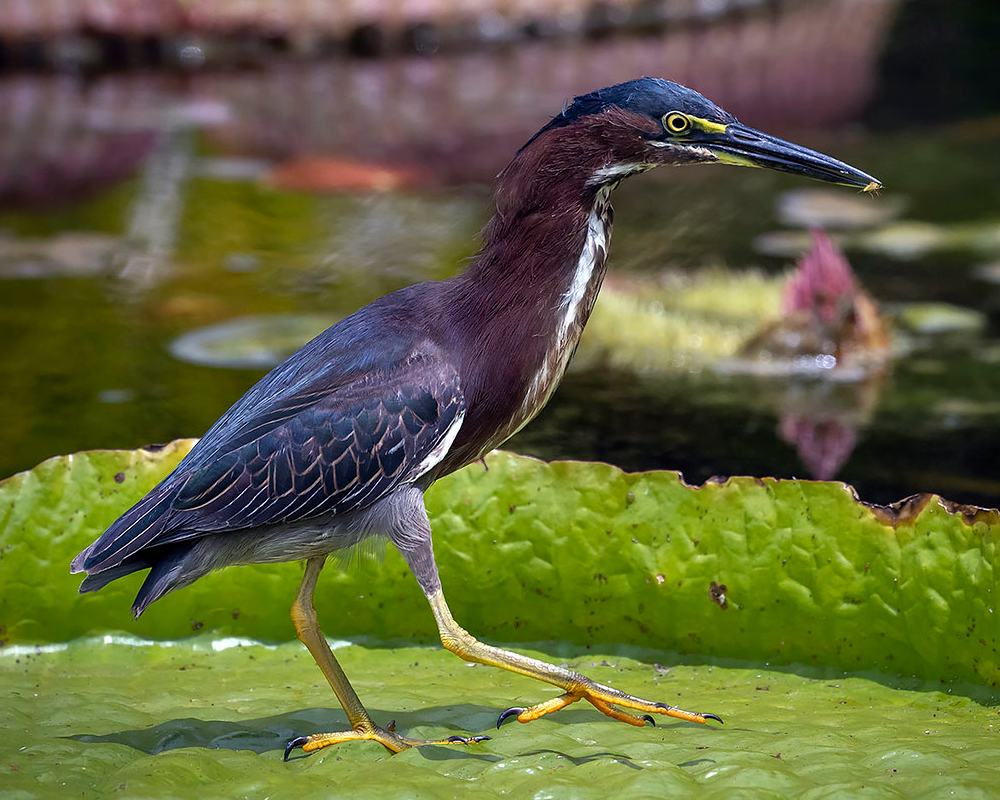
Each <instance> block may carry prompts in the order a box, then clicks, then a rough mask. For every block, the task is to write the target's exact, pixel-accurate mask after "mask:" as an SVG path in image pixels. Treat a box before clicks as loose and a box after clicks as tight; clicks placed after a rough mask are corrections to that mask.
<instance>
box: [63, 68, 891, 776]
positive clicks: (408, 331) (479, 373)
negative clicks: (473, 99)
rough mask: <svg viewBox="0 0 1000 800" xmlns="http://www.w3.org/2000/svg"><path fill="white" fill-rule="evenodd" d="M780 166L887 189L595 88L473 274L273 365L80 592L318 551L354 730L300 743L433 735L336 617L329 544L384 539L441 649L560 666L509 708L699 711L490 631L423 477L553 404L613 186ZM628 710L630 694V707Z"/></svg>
mask: <svg viewBox="0 0 1000 800" xmlns="http://www.w3.org/2000/svg"><path fill="white" fill-rule="evenodd" d="M714 163H723V164H737V165H742V166H752V167H767V168H770V169H775V170H782V171H784V172H791V173H795V174H798V175H805V176H807V177H811V178H817V179H819V180H823V181H829V182H831V183H839V184H842V185H845V186H854V187H859V188H862V189H864V190H865V191H872V190H875V189H878V188H879V187H880V185H881V184H880V183H879V182H878V181H876V180H875V179H874V178H873V177H871V176H870V175H866V174H865V173H863V172H860V171H859V170H857V169H854V168H853V167H851V166H848V165H847V164H844V163H842V162H840V161H837V160H835V159H833V158H830V157H829V156H825V155H822V154H820V153H817V152H814V151H812V150H808V149H806V148H804V147H800V146H798V145H795V144H791V143H789V142H786V141H782V140H781V139H777V138H775V137H773V136H769V135H768V134H765V133H761V132H760V131H756V130H754V129H752V128H749V127H747V126H746V125H742V124H741V123H739V122H738V121H737V120H736V118H735V117H733V116H732V115H731V114H729V113H728V112H726V111H723V110H722V109H721V108H719V107H718V106H716V105H715V104H714V103H712V102H711V101H709V100H707V99H706V98H704V97H703V96H702V95H700V94H698V93H697V92H694V91H692V90H690V89H687V88H685V87H683V86H680V85H678V84H676V83H671V82H669V81H664V80H658V79H652V78H641V79H638V80H633V81H629V82H627V83H623V84H619V85H617V86H612V87H609V88H606V89H601V90H599V91H596V92H593V93H591V94H587V95H582V96H580V97H577V98H576V99H575V100H574V101H573V102H572V103H570V104H569V105H568V106H567V107H566V109H565V110H564V111H563V112H562V113H561V114H559V115H558V116H556V117H555V118H553V119H552V120H551V121H550V122H549V123H548V124H546V125H545V126H544V127H543V128H542V129H541V130H540V131H538V133H536V134H535V135H534V136H533V137H532V138H531V139H530V140H529V141H528V142H527V143H526V144H525V145H524V147H522V148H521V149H520V150H519V151H518V153H517V155H516V156H515V157H514V159H513V161H511V163H510V164H509V165H508V166H507V167H506V168H505V169H504V170H503V171H502V172H501V173H500V175H499V177H498V181H497V186H496V193H495V201H496V211H495V213H494V214H493V217H492V218H491V219H490V221H489V222H488V223H487V224H486V227H485V228H484V229H483V232H482V249H481V250H480V251H479V254H478V255H477V256H476V257H475V258H474V260H473V261H472V264H471V266H470V267H469V269H468V270H466V271H465V273H463V274H460V275H457V276H455V277H453V278H450V279H448V280H445V281H440V282H436V281H431V282H426V283H419V284H417V285H415V286H410V287H408V288H405V289H401V290H399V291H397V292H393V293H392V294H389V295H386V296H385V297H382V298H380V299H378V300H376V301H375V302H373V303H371V304H370V305H368V306H365V307H364V308H362V309H360V310H359V311H357V312H355V313H354V314H352V315H350V316H349V317H347V318H345V319H343V320H342V321H340V322H338V323H337V324H336V325H334V326H333V327H331V328H329V329H328V330H327V331H326V332H324V333H322V334H320V335H319V336H318V337H316V338H315V339H313V340H312V341H311V342H309V343H308V344H307V345H305V347H303V348H302V349H301V350H299V351H298V352H297V353H295V354H294V355H292V356H291V357H290V358H288V359H287V360H286V361H284V362H283V363H281V364H279V365H278V366H277V367H275V368H274V369H273V370H272V371H271V372H270V373H268V374H267V375H266V376H265V377H264V378H263V379H262V380H261V381H260V382H259V383H257V384H256V385H255V386H254V387H253V388H251V389H250V390H249V391H248V392H247V393H246V394H245V395H244V396H243V397H242V398H241V399H240V400H239V401H238V402H237V403H236V404H235V405H234V406H233V407H232V408H230V409H229V410H228V411H227V412H226V413H225V414H223V415H222V417H221V418H220V419H219V420H218V421H217V422H216V423H215V424H214V425H213V426H212V427H211V428H210V429H209V431H208V432H207V433H206V434H205V436H204V437H202V439H201V440H200V441H199V442H198V443H197V444H196V445H195V447H194V448H193V449H192V450H191V452H190V453H189V454H188V455H187V456H186V457H185V458H184V460H183V461H181V463H180V464H178V466H177V467H176V469H174V471H173V472H171V473H170V474H169V475H168V476H167V477H166V478H165V479H164V480H163V481H162V482H161V483H160V484H159V485H158V486H156V487H155V488H154V489H153V490H152V491H151V492H150V493H149V494H147V495H146V496H145V497H144V498H143V499H142V500H140V501H139V502H138V503H136V504H135V505H134V506H133V507H132V508H130V509H129V510H128V511H126V512H125V513H124V514H123V515H122V516H121V517H120V518H119V519H118V520H117V521H116V522H115V523H114V524H113V525H112V526H111V527H110V528H108V530H107V531H105V533H104V534H103V535H102V536H101V537H100V538H99V539H98V540H97V541H95V542H94V543H93V544H91V545H90V547H88V548H86V549H85V550H84V551H83V552H81V553H80V554H79V555H78V556H77V557H76V558H75V559H74V560H73V565H72V569H73V572H81V571H85V572H86V573H87V577H86V578H85V579H84V581H83V583H82V585H81V586H80V591H81V592H90V591H95V590H97V589H100V588H101V587H102V586H105V585H106V584H107V583H109V582H110V581H113V580H116V579H118V578H120V577H122V576H123V575H127V574H129V573H132V572H135V571H137V570H142V569H149V574H148V575H147V576H146V579H145V582H144V583H143V584H142V586H141V588H140V589H139V593H138V595H137V596H136V598H135V602H134V603H133V605H132V612H133V614H134V615H135V616H136V617H138V616H139V615H140V614H141V613H142V612H143V611H144V610H145V609H146V608H147V607H148V606H149V604H150V603H152V602H153V601H155V600H158V599H159V598H161V597H163V595H165V594H166V593H167V592H172V591H174V590H175V589H180V588H182V587H184V586H187V585H188V584H190V583H192V582H193V581H195V580H197V579H198V578H200V577H201V576H203V575H205V574H207V573H208V572H210V571H212V570H214V569H218V568H220V567H225V566H229V565H232V564H251V563H270V562H278V561H292V560H305V562H306V566H305V576H304V578H303V580H302V585H301V587H300V588H299V591H298V594H297V596H296V598H295V601H294V603H293V605H292V612H291V613H292V619H293V621H294V623H295V629H296V632H297V633H298V637H299V639H301V640H302V642H303V643H304V644H305V646H306V647H307V648H308V649H309V651H310V652H311V653H312V655H313V657H314V658H315V659H316V662H317V664H318V665H319V667H320V669H321V670H322V671H323V674H324V675H325V676H326V678H327V680H328V681H329V682H330V685H331V686H332V687H333V690H334V692H335V693H336V695H337V699H338V700H339V701H340V704H341V705H342V706H343V708H344V711H345V712H346V713H347V718H348V720H349V721H350V725H351V729H350V730H347V731H341V732H338V733H320V734H313V735H311V736H302V737H298V738H295V739H293V740H292V741H291V742H289V743H288V746H287V747H286V749H285V758H286V760H287V758H288V755H289V753H290V752H291V751H292V750H293V749H294V748H296V747H298V746H301V747H302V749H303V750H305V751H307V752H308V751H312V750H316V749H319V748H321V747H325V746H327V745H331V744H336V743H338V742H344V741H348V740H355V739H371V740H374V741H377V742H380V743H381V744H382V745H384V746H385V747H386V748H388V749H389V750H390V751H392V752H399V751H401V750H404V749H406V748H409V747H413V746H415V745H423V744H452V743H456V744H467V743H470V742H478V741H482V740H484V739H487V738H489V737H487V736H469V737H466V736H452V737H449V738H447V739H444V740H441V741H436V742H426V741H422V740H415V739H410V738H407V737H404V736H401V735H400V734H398V733H397V732H396V731H395V730H394V725H392V724H389V725H387V726H385V727H381V726H379V725H377V724H376V723H375V722H374V721H373V720H372V718H371V716H370V715H369V714H368V712H367V711H366V710H365V707H364V706H363V705H362V703H361V700H360V699H359V698H358V696H357V694H356V693H355V692H354V689H353V688H352V687H351V685H350V683H349V682H348V679H347V676H346V675H345V674H344V672H343V670H342V669H341V667H340V665H339V664H338V663H337V659H336V658H335V657H334V655H333V653H332V652H331V651H330V648H329V646H328V645H327V642H326V639H325V638H324V636H323V634H322V632H321V631H320V628H319V623H318V621H317V618H316V611H315V608H314V606H313V590H314V588H315V586H316V580H317V578H318V577H319V574H320V571H321V570H322V569H323V565H324V562H325V561H326V558H327V556H328V555H329V554H330V553H332V552H334V551H336V550H340V549H343V548H346V547H349V546H351V545H354V544H357V543H358V542H360V541H362V540H363V539H365V538H367V537H370V536H383V537H387V538H388V539H389V540H390V541H392V542H393V544H394V545H395V546H396V547H397V548H398V549H399V551H400V552H401V553H402V555H403V558H404V559H405V560H406V562H407V564H408V565H409V567H410V569H411V570H412V572H413V574H414V576H415V577H416V579H417V582H418V583H419V585H420V588H421V589H422V590H423V592H424V594H425V595H426V597H427V600H428V601H429V603H430V607H431V611H432V612H433V614H434V618H435V620H436V622H437V626H438V630H439V633H440V636H441V641H442V643H443V644H444V646H445V647H446V648H447V649H448V650H450V651H452V652H453V653H455V654H456V655H458V656H460V657H461V658H463V659H465V660H466V661H472V662H478V663H481V664H488V665H490V666H494V667H500V668H503V669H506V670H510V671H512V672H516V673H519V674H521V675H525V676H527V677H530V678H536V679H538V680H541V681H546V682H548V683H550V684H553V685H555V686H556V687H558V688H559V689H560V690H561V692H562V693H561V694H559V695H557V696H555V697H553V698H552V699H549V700H546V701H544V702H541V703H538V704H537V705H534V706H531V707H528V708H509V709H507V710H506V711H504V712H503V713H502V714H500V717H499V719H498V720H497V726H498V727H499V726H500V724H501V723H502V722H503V721H504V720H505V719H507V718H509V717H511V716H516V717H517V719H518V720H519V721H521V722H529V721H531V720H534V719H538V718H539V717H541V716H543V715H545V714H549V713H551V712H553V711H558V710H559V709H561V708H564V707H565V706H568V705H569V704H570V703H574V702H576V701H578V700H581V699H584V700H587V701H588V702H590V703H591V704H592V705H594V706H595V707H596V708H597V709H598V710H599V711H601V712H603V713H604V714H606V715H608V716H609V717H612V718H614V719H616V720H620V721H622V722H627V723H629V724H631V725H637V726H642V725H645V724H647V723H652V722H653V717H652V716H651V715H652V714H666V715H668V716H671V717H677V718H680V719H684V720H689V721H692V722H699V723H704V722H705V721H706V720H708V719H713V720H717V721H719V722H721V721H722V720H721V719H719V718H718V717H717V716H716V715H714V714H704V713H703V714H696V713H692V712H688V711H683V710H681V709H679V708H676V707H674V706H669V705H667V704H665V703H659V702H654V701H650V700H644V699H642V698H639V697H633V696H632V695H629V694H626V693H624V692H622V691H620V690H618V689H614V688H611V687H609V686H603V685H601V684H599V683H596V682H595V681H592V680H591V679H589V678H587V677H585V676H584V675H581V674H579V673H577V672H574V671H572V670H569V669H566V668H563V667H559V666H554V665H552V664H548V663H546V662H544V661H540V660H537V659H534V658H528V657H526V656H523V655H519V654H517V653H513V652H510V651H508V650H503V649H500V648H498V647H493V646H491V645H488V644H484V643H482V642H480V641H478V640H477V639H476V638H474V637H473V636H472V635H471V634H469V633H468V632H467V631H466V630H465V629H463V628H462V627H461V626H459V624H458V623H457V622H456V621H455V619H454V618H453V617H452V615H451V611H450V610H449V608H448V605H447V603H446V602H445V599H444V594H443V593H442V591H441V581H440V579H439V577H438V570H437V566H436V564H435V562H434V552H433V547H432V543H431V528H430V523H429V522H428V519H427V513H426V511H425V510H424V504H423V494H424V492H425V491H426V489H427V487H428V486H430V485H431V484H432V483H433V482H434V481H435V480H437V479H438V478H440V477H441V476H443V475H447V474H448V473H450V472H454V471H455V470H457V469H459V468H460V467H463V466H465V465H466V464H470V463H472V462H474V461H476V460H478V459H480V458H481V457H482V456H483V455H484V454H486V453H488V452H490V451H491V450H493V449H494V448H495V447H497V446H498V445H500V443H501V442H503V441H504V440H505V439H507V438H508V437H510V436H511V435H512V434H514V433H515V432H517V431H518V430H520V429H521V428H522V427H523V426H524V425H525V424H526V423H527V422H528V421H529V420H531V419H532V418H533V417H534V416H535V415H536V414H537V413H538V412H539V411H540V410H541V408H542V407H543V406H544V405H545V403H546V401H547V400H548V399H549V397H550V396H551V395H552V392H553V390H554V389H555V388H556V385H557V384H558V383H559V380H560V378H561V377H562V375H563V373H564V372H565V370H566V366H567V364H568V363H569V360H570V358H571V357H572V356H573V352H574V350H575V349H576V345H577V342H578V341H579V339H580V334H581V333H582V331H583V327H584V325H585V324H586V322H587V319H588V317H589V315H590V312H591V309H592V308H593V306H594V300H595V299H596V297H597V293H598V290H599V289H600V287H601V282H602V280H603V278H604V273H605V260H606V258H607V253H608V244H609V239H610V235H611V219H612V210H611V205H610V197H611V192H612V190H613V189H614V188H615V187H616V186H617V185H618V184H619V183H620V182H621V181H622V180H624V179H625V178H627V177H629V176H631V175H636V174H638V173H640V172H645V171H646V170H649V169H652V168H653V167H658V166H661V165H674V164H714ZM623 709H628V710H623Z"/></svg>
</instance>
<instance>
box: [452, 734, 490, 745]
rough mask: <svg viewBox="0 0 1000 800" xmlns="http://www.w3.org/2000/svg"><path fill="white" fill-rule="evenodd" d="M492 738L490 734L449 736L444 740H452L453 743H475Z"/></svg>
mask: <svg viewBox="0 0 1000 800" xmlns="http://www.w3.org/2000/svg"><path fill="white" fill-rule="evenodd" d="M492 738H493V737H492V736H449V737H448V738H447V739H445V741H446V742H454V743H455V744H477V743H479V742H485V741H487V740H489V739H492Z"/></svg>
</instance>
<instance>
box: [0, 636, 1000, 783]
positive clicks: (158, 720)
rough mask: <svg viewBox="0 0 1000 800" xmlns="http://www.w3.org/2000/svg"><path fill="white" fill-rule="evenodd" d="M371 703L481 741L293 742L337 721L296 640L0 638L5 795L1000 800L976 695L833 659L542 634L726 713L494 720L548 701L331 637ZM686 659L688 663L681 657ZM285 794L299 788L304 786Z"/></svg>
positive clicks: (430, 651) (453, 667) (504, 679)
mask: <svg viewBox="0 0 1000 800" xmlns="http://www.w3.org/2000/svg"><path fill="white" fill-rule="evenodd" d="M339 645H340V646H338V645H337V643H335V646H338V649H337V655H338V657H339V658H340V660H341V662H342V663H343V665H344V668H345V670H346V671H347V673H348V674H349V675H351V676H353V678H354V684H355V686H356V688H357V690H358V692H359V694H360V696H361V697H362V698H363V699H366V700H367V701H368V703H369V706H370V708H371V711H372V713H373V715H374V717H375V718H376V719H377V720H379V721H380V722H382V723H387V722H388V721H389V720H390V719H395V720H396V722H397V726H398V727H399V729H400V730H402V731H405V732H406V733H408V734H411V735H414V736H420V737H441V736H448V735H451V734H454V733H466V732H475V733H480V732H482V733H487V734H489V735H492V736H493V737H494V738H493V739H492V740H491V741H487V742H484V743H482V744H478V745H471V746H456V747H441V746H433V747H426V748H420V749H416V750H410V751H407V752H404V753H401V754H399V755H396V756H389V755H388V754H387V753H386V751H385V750H383V748H382V747H381V746H379V745H377V744H374V743H352V744H346V745H339V746H335V747H332V748H328V749H326V750H322V751H319V752H317V753H314V754H312V755H310V756H305V755H303V754H301V752H299V753H298V754H297V755H296V756H293V758H292V759H291V760H290V761H289V763H287V764H284V763H282V761H281V758H282V750H283V748H284V745H285V743H286V742H287V741H288V740H289V738H291V737H293V736H296V735H300V734H302V733H310V732H316V731H320V730H331V729H332V730H338V729H343V727H344V726H345V725H346V721H345V717H344V715H343V712H342V711H340V709H339V708H337V704H336V702H335V701H334V698H333V696H332V693H331V692H330V691H329V688H328V687H327V686H326V684H325V682H324V681H323V679H322V676H321V675H320V673H319V670H318V669H317V668H316V666H315V665H314V664H313V663H312V660H311V658H310V657H309V655H308V653H307V652H306V651H305V649H304V648H303V647H301V645H298V644H297V643H286V644H281V645H277V646H275V645H270V646H265V645H262V644H261V643H259V642H255V641H252V640H244V641H242V642H239V643H236V642H233V641H229V642H225V641H221V640H219V639H217V638H212V637H209V636H198V637H194V638H189V639H186V640H181V641H166V642H150V641H143V640H138V639H134V638H132V639H121V638H118V637H113V636H108V637H101V638H96V639H81V640H77V641H75V642H73V643H71V644H69V645H54V646H53V645H50V646H49V647H48V648H45V649H40V650H39V651H37V652H36V651H35V650H34V649H33V648H32V647H30V646H13V647H8V648H6V650H0V680H2V685H3V687H4V690H3V692H2V698H3V699H2V702H0V725H2V728H3V731H4V736H3V737H2V742H0V795H2V796H3V797H4V798H40V799H41V798H56V797H58V798H63V797H66V796H73V797H82V798H108V797H197V796H212V797H232V798H243V797H267V796H271V797H289V796H294V797H296V798H303V799H305V798H328V797H340V796H345V797H346V796H350V797H351V798H371V799H372V800H381V799H382V798H385V797H421V798H437V797H442V798H451V797H455V796H458V795H461V796H462V797H500V796H510V797H532V796H534V797H553V798H583V799H586V798H604V797H607V796H608V794H609V792H612V793H613V794H614V795H615V796H623V797H650V798H652V797H679V796H688V795H690V796H697V797H708V798H720V799H721V798H733V797H736V798H786V797H787V798H792V797H795V798H802V797H805V798H822V797H844V798H848V797H849V798H857V797H877V798H904V797H906V798H928V800H930V798H940V797H950V796H958V797H964V798H970V797H983V798H986V797H990V796H992V794H993V793H995V790H996V786H997V781H998V768H997V765H996V740H997V735H998V733H1000V718H998V717H997V714H996V709H995V708H990V707H988V705H987V704H986V703H985V702H984V700H985V698H984V697H982V696H980V697H979V698H978V699H970V698H966V697H958V696H953V695H949V694H947V693H945V692H942V691H940V690H939V687H935V686H933V685H926V684H920V683H918V682H913V681H910V682H908V683H907V684H906V685H905V686H904V685H903V684H897V685H896V686H895V687H893V686H891V685H886V683H885V681H884V678H880V677H879V676H877V675H874V676H873V675H869V676H845V675H844V674H842V673H840V672H838V671H835V670H830V669H822V668H817V667H796V668H794V669H793V670H776V669H770V670H764V669H761V668H759V667H750V666H747V665H736V664H733V663H726V664H717V663H704V662H702V663H688V664H687V665H681V666H674V664H675V662H676V661H678V660H681V657H680V656H678V655H677V654H676V653H662V652H655V651H649V650H640V649H637V648H627V647H620V646H618V647H605V648H601V649H600V651H599V652H598V653H590V652H587V651H583V650H581V649H579V648H567V647H566V646H558V645H556V646H553V645H546V646H545V647H544V649H543V650H541V651H539V650H538V649H536V648H530V649H529V650H528V652H529V653H531V654H532V655H536V656H539V657H547V658H552V657H553V656H555V657H556V658H557V659H558V660H560V661H562V662H564V663H569V664H570V665H572V666H573V667H574V668H578V669H580V670H583V671H585V672H587V673H589V674H591V675H593V676H594V677H595V678H597V679H598V680H601V681H604V682H607V683H611V684H613V685H615V686H620V687H623V688H628V689H629V690H631V691H635V692H638V693H640V694H646V695H648V696H651V697H658V698H662V699H664V700H666V701H668V702H676V703H679V704H684V705H686V706H687V707H696V708H704V707H707V708H711V709H712V710H713V711H715V712H718V713H719V714H720V715H721V716H722V717H723V718H724V719H726V720H727V722H728V724H727V725H725V726H717V725H705V726H700V725H692V724H690V723H682V722H672V721H670V720H666V719H664V720H663V721H661V722H660V723H659V725H658V726H657V727H655V728H653V727H650V726H647V727H645V728H634V727H632V726H630V725H624V724H621V723H618V722H613V721H611V720H608V719H606V718H605V717H603V716H601V715H600V714H598V713H597V712H596V711H595V710H594V709H592V708H590V707H589V706H587V707H584V706H585V704H584V705H577V706H572V707H570V708H569V709H566V710H564V711H561V712H559V713H558V714H554V715H552V716H551V717H547V718H544V719H542V720H539V721H536V722H533V723H530V724H529V725H519V724H517V723H516V722H508V723H507V724H505V725H504V726H503V728H501V729H500V730H499V731H497V730H495V729H494V721H495V719H496V715H497V712H498V710H500V709H502V708H504V707H506V706H508V705H511V704H523V703H531V702H534V701H538V700H541V699H544V698H545V697H548V696H549V695H550V694H551V692H552V689H551V687H546V686H543V685H541V684H538V683H535V682H532V681H530V680H528V679H525V678H522V677H520V676H516V675H512V674H509V673H504V672H501V671H499V670H495V669H490V668H486V667H469V666H466V665H464V664H463V663H462V662H460V661H459V660H458V659H457V658H455V657H454V656H452V655H451V654H449V653H446V652H444V651H442V650H441V648H440V647H436V648H431V647H416V646H409V647H397V648H386V647H375V646H371V645H369V646H359V645H348V644H347V643H339ZM689 661H690V659H689ZM291 787H294V788H291Z"/></svg>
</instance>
